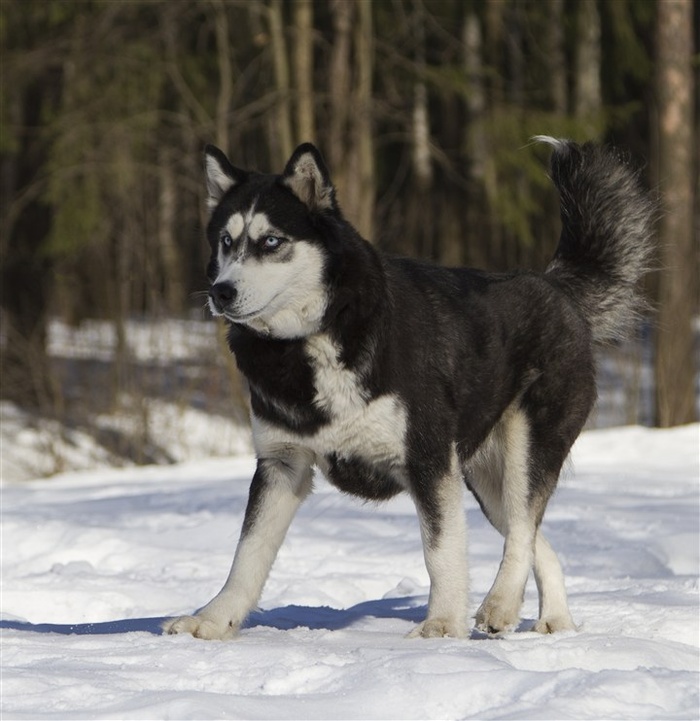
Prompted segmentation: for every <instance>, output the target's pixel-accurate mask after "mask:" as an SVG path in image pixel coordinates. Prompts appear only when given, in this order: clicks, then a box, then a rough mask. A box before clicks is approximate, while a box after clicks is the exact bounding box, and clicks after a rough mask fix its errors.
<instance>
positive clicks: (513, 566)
mask: <svg viewBox="0 0 700 721" xmlns="http://www.w3.org/2000/svg"><path fill="white" fill-rule="evenodd" d="M502 423H503V430H504V437H503V443H504V447H503V460H504V464H503V481H502V491H501V514H502V523H501V524H499V525H502V526H503V528H501V531H502V532H503V533H504V535H505V545H504V549H503V559H502V561H501V565H500V568H499V569H498V574H497V575H496V580H495V581H494V582H493V586H492V587H491V590H490V591H489V593H488V595H487V596H486V599H485V600H484V602H483V603H482V604H481V607H480V608H479V610H478V611H477V614H476V624H477V627H478V628H479V629H480V630H483V631H486V632H488V633H494V632H499V631H504V630H507V629H511V628H514V627H515V625H516V624H517V622H518V619H519V617H520V607H521V605H522V599H523V594H524V591H525V584H526V583H527V577H528V575H529V573H530V569H531V568H532V563H533V559H534V542H535V531H536V528H535V523H534V520H533V519H532V518H531V517H530V514H529V512H528V458H529V428H528V423H527V419H526V417H525V415H524V414H523V413H521V412H520V411H511V412H510V413H508V415H507V416H506V417H504V419H503V421H502Z"/></svg>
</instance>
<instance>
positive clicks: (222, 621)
mask: <svg viewBox="0 0 700 721" xmlns="http://www.w3.org/2000/svg"><path fill="white" fill-rule="evenodd" d="M312 460H313V455H312V454H310V453H309V452H306V451H304V450H302V449H298V450H297V451H296V452H292V450H291V449H289V448H288V449H286V450H285V452H284V454H282V455H280V457H277V458H262V459H258V465H257V469H256V471H255V475H254V476H253V481H252V483H251V486H250V493H249V496H248V506H247V508H246V512H245V518H244V521H243V530H242V531H241V537H240V540H239V541H238V546H237V548H236V554H235V556H234V559H233V565H232V566H231V571H230V573H229V576H228V579H227V580H226V583H225V584H224V587H223V588H222V589H221V591H219V593H218V594H217V595H216V596H215V597H214V599H212V600H211V601H210V602H209V603H208V604H207V605H206V606H204V608H202V609H200V610H199V611H198V612H197V613H196V614H195V615H194V616H181V617H180V618H176V619H174V620H171V621H168V622H166V623H165V624H164V626H163V630H164V631H165V632H166V633H171V634H174V633H191V634H192V635H193V636H196V637H197V638H206V639H226V638H231V637H233V636H234V635H235V634H236V633H237V631H238V629H239V627H240V625H241V623H242V622H243V621H244V620H245V618H246V616H247V615H248V613H250V611H251V610H252V608H253V607H254V606H255V604H256V603H257V602H258V599H259V597H260V594H261V593H262V589H263V585H264V584H265V581H266V580H267V576H268V574H269V572H270V568H271V567H272V563H273V561H274V560H275V557H276V556H277V551H278V550H279V547H280V545H281V544H282V541H283V539H284V536H285V534H286V532H287V529H288V528H289V524H290V523H291V521H292V518H293V517H294V514H295V512H296V510H297V508H298V507H299V505H300V504H301V502H302V501H303V500H304V498H305V497H306V496H307V495H308V494H309V493H310V492H311V486H312V469H311V462H312Z"/></svg>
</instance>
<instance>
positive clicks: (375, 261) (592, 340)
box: [164, 136, 654, 639]
mask: <svg viewBox="0 0 700 721" xmlns="http://www.w3.org/2000/svg"><path fill="white" fill-rule="evenodd" d="M536 140H538V141H544V142H547V143H549V144H550V145H551V146H552V151H551V152H552V156H551V163H550V177H551V179H552V181H553V182H554V184H555V186H556V187H557V189H558V191H559V195H560V204H561V222H562V230H561V236H560V240H559V243H558V246H557V248H556V251H555V253H554V256H553V258H552V260H551V262H550V264H549V265H548V267H547V268H546V270H545V271H544V272H543V273H536V272H524V271H520V272H511V273H505V274H495V273H487V272H483V271H479V270H471V269H465V268H444V267H439V266H436V265H432V264H429V263H425V262H419V261H417V260H409V259H404V258H394V257H388V256H385V255H383V254H381V253H380V252H379V251H378V250H377V249H376V248H375V247H373V246H372V245H371V244H370V243H369V242H367V241H366V240H364V239H363V238H362V237H360V235H359V234H358V232H357V231H356V230H355V229H354V228H353V226H352V225H351V224H350V223H349V222H348V221H347V220H346V219H345V218H344V217H343V214H342V212H341V210H340V208H339V205H338V202H337V199H336V191H335V188H334V186H333V184H332V182H331V179H330V176H329V172H328V169H327V167H326V165H325V164H324V161H323V159H322V157H321V155H320V153H319V151H318V150H317V149H316V147H314V146H313V145H312V144H310V143H306V144H303V145H300V146H299V147H298V148H297V149H296V150H295V151H294V153H293V155H292V156H291V158H290V159H289V161H288V163H287V165H286V167H285V169H284V171H283V173H282V174H281V175H267V174H262V173H258V172H254V171H248V170H242V169H239V168H237V167H234V166H233V165H232V164H231V163H230V162H229V160H228V158H227V157H226V156H225V155H224V153H223V152H222V151H221V150H219V149H217V148H216V147H213V146H207V147H206V149H205V154H204V157H205V172H206V186H207V191H208V201H207V202H208V206H209V213H210V217H209V222H208V227H207V231H206V233H207V238H208V241H209V245H210V246H211V260H210V262H209V265H208V268H207V274H208V278H209V281H210V289H209V297H208V304H209V306H210V309H211V312H212V314H213V315H214V316H219V317H222V318H224V319H225V320H226V321H227V323H228V324H229V331H228V344H229V346H230V349H231V352H232V353H233V354H234V356H235V358H236V361H237V365H238V367H239V369H240V371H241V372H242V373H243V375H244V376H245V378H246V379H247V381H248V384H249V388H250V404H251V421H252V431H253V439H254V447H255V451H256V457H257V466H256V471H255V474H254V476H253V479H252V482H251V486H250V492H249V498H248V504H247V508H246V511H245V516H244V520H243V526H242V531H241V535H240V539H239V541H238V546H237V549H236V552H235V556H234V559H233V564H232V567H231V571H230V574H229V576H228V580H227V581H226V583H225V585H224V586H223V588H222V590H221V591H220V592H219V593H218V595H217V596H216V597H215V598H214V599H213V600H212V601H210V602H209V603H208V604H207V605H206V606H204V607H203V608H202V609H201V610H199V611H198V612H197V613H196V614H195V615H192V616H182V617H180V618H176V619H171V620H168V621H167V622H166V623H165V624H164V631H165V632H167V633H172V634H174V633H190V634H192V635H194V636H196V637H198V638H205V639H225V638H230V637H233V636H234V635H235V634H236V633H237V631H238V630H239V628H240V625H241V623H242V622H243V621H244V620H245V618H246V616H247V615H248V613H249V612H250V611H251V610H252V609H253V607H254V606H255V605H256V603H257V601H258V599H259V597H260V595H261V593H262V589H263V585H264V583H265V580H266V578H267V576H268V574H269V571H270V568H271V566H272V563H273V561H274V559H275V556H276V554H277V552H278V549H279V548H280V546H281V544H282V541H283V539H284V536H285V533H286V531H287V529H288V527H289V525H290V523H291V521H292V518H293V516H294V514H295V511H296V510H297V508H298V507H299V505H300V504H301V503H302V501H303V500H304V499H305V498H306V497H307V496H308V495H309V494H310V493H311V492H312V486H313V473H314V470H313V469H314V468H315V467H316V468H318V469H319V470H320V471H321V472H322V473H323V474H324V476H325V477H326V478H327V479H328V480H329V481H330V482H331V483H332V484H333V485H334V486H336V487H337V488H338V489H340V490H341V491H344V492H346V493H349V494H352V495H354V496H359V497H360V498H362V499H369V500H373V501H381V500H384V499H388V498H391V497H392V496H394V495H395V494H398V493H401V492H402V491H405V492H407V493H409V494H410V496H411V498H412V499H413V501H414V502H415V507H416V510H417V513H418V518H419V521H420V531H421V538H422V543H423V550H424V556H425V563H426V566H427V571H428V575H429V578H430V595H429V601H428V609H427V614H426V618H425V620H424V621H423V622H422V623H420V625H418V626H417V628H415V629H414V630H413V631H412V632H411V633H410V634H409V635H410V636H413V637H441V636H450V637H458V638H459V637H464V636H466V635H467V634H468V633H469V632H470V624H469V623H468V596H467V590H468V589H467V587H468V572H467V544H466V521H465V512H464V508H463V495H464V492H465V487H466V488H468V489H469V490H471V492H472V493H473V494H474V496H475V497H476V499H477V501H478V503H479V505H480V506H481V509H482V510H483V512H484V514H485V515H486V517H487V518H488V520H489V521H490V522H491V523H492V524H493V526H494V527H495V528H496V529H497V530H498V531H499V532H500V533H501V534H502V535H503V536H504V537H505V544H504V550H503V558H502V561H501V564H500V567H499V569H498V572H497V575H496V578H495V580H494V583H493V586H492V587H491V590H490V591H489V592H488V594H487V596H486V598H485V600H484V601H483V603H482V604H481V606H480V608H479V609H478V611H477V613H476V624H475V625H476V628H477V629H478V630H480V631H483V632H485V633H487V634H500V633H503V632H506V631H508V630H511V629H513V628H514V627H516V626H517V624H518V623H519V616H520V608H521V605H522V599H523V594H524V589H525V585H526V582H527V579H528V575H529V573H530V570H531V568H534V575H535V580H536V583H537V589H538V593H539V618H538V620H537V621H536V623H535V624H534V627H533V630H535V631H538V632H541V633H553V632H559V631H568V630H574V629H575V625H574V622H573V620H572V616H571V613H570V611H569V607H568V601H567V597H566V590H565V584H564V576H563V573H562V568H561V565H560V563H559V561H558V559H557V556H556V554H555V552H554V551H553V550H552V548H551V546H550V545H549V543H548V542H547V540H546V539H545V537H544V536H543V534H542V531H541V529H540V524H541V521H542V517H543V515H544V512H545V508H546V506H547V502H548V501H549V499H550V497H551V495H552V493H553V491H554V489H555V487H556V485H557V481H558V478H559V474H560V471H561V468H562V465H563V463H564V461H565V459H566V458H567V456H568V454H569V451H570V449H571V446H572V444H573V443H574V441H575V440H576V438H577V436H578V435H579V433H580V432H581V429H582V428H583V426H584V423H585V421H586V419H587V418H588V415H589V413H590V411H591V409H592V407H593V405H594V402H595V398H596V385H595V364H594V349H595V347H596V345H598V344H599V343H601V342H606V341H610V340H611V339H614V338H616V337H617V336H618V335H619V334H620V333H621V332H622V331H623V329H624V328H625V327H627V326H629V325H630V323H631V321H633V320H634V318H635V316H636V315H637V314H638V312H639V309H640V307H641V306H642V301H641V298H640V296H639V294H638V292H637V290H636V288H637V285H638V281H639V279H640V277H641V276H642V275H643V273H644V272H645V270H646V264H647V260H648V257H649V255H650V252H651V242H652V241H651V237H652V228H651V226H652V222H653V215H654V209H653V203H652V202H651V200H650V199H649V196H648V194H647V193H646V191H644V190H643V188H642V186H641V184H640V182H639V179H638V176H637V174H636V173H635V172H634V171H633V170H632V169H631V168H630V167H629V166H628V164H627V163H626V162H625V161H623V160H622V159H620V158H619V157H618V155H617V154H616V152H615V151H613V150H611V149H608V148H605V147H601V146H598V145H595V144H591V143H586V144H584V145H578V144H576V143H574V142H571V141H568V140H559V139H555V138H549V137H545V136H539V137H538V138H536Z"/></svg>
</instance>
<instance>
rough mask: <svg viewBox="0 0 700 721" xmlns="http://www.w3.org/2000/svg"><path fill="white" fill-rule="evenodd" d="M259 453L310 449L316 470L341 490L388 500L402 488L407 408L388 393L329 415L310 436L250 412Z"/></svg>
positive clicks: (264, 454) (262, 455) (281, 454)
mask: <svg viewBox="0 0 700 721" xmlns="http://www.w3.org/2000/svg"><path fill="white" fill-rule="evenodd" d="M252 425H253V442H254V444H255V450H256V453H257V455H258V457H265V458H267V457H271V456H273V457H274V456H275V455H280V456H284V455H288V454H289V453H290V452H291V453H293V452H294V448H300V449H301V448H303V449H308V450H310V451H312V453H313V454H314V456H315V458H316V462H317V464H318V466H319V468H320V469H321V470H322V471H323V472H324V473H325V475H326V476H327V477H328V479H329V480H330V481H331V483H333V484H334V485H336V486H337V487H338V488H340V489H341V490H343V491H345V492H347V493H352V494H354V495H359V496H362V497H364V498H375V499H381V498H389V497H391V496H393V495H395V494H396V493H398V492H399V491H401V490H402V488H403V484H402V483H401V478H402V469H403V467H404V462H405V458H406V443H405V438H406V426H407V420H406V409H405V408H404V406H403V404H402V403H401V401H400V400H399V399H398V398H397V397H396V396H394V395H391V394H386V395H382V396H379V397H378V398H375V399H373V400H370V401H368V402H366V403H363V404H362V407H361V408H359V409H353V410H352V412H347V413H342V414H339V415H337V416H335V417H334V418H332V419H331V420H330V421H329V422H328V423H326V424H324V425H323V426H321V427H320V428H319V429H318V430H317V431H316V432H315V433H313V434H310V435H305V434H299V433H295V432H294V431H293V430H291V429H289V428H286V427H284V426H282V425H279V424H277V423H272V422H270V421H268V420H265V419H264V418H260V417H258V416H256V415H255V414H253V416H252Z"/></svg>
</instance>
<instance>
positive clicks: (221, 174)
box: [204, 145, 248, 210]
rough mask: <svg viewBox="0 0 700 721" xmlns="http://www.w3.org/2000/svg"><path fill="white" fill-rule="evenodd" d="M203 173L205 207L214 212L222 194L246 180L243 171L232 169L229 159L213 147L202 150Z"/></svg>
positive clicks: (245, 173) (246, 174)
mask: <svg viewBox="0 0 700 721" xmlns="http://www.w3.org/2000/svg"><path fill="white" fill-rule="evenodd" d="M204 172H205V174H206V178H207V192H208V194H209V197H208V198H207V205H208V206H209V210H214V208H215V207H216V206H217V204H218V202H219V201H220V200H221V198H223V196H224V194H225V193H226V192H227V191H228V190H230V189H231V188H233V186H234V185H239V184H240V183H244V182H245V181H246V180H247V178H248V173H247V172H246V171H245V170H239V169H238V168H234V167H233V165H231V163H230V162H229V159H228V158H227V157H226V155H225V154H224V153H223V151H221V150H219V148H217V147H216V146H214V145H207V146H206V147H205V148H204Z"/></svg>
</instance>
